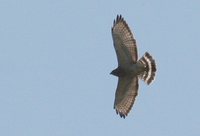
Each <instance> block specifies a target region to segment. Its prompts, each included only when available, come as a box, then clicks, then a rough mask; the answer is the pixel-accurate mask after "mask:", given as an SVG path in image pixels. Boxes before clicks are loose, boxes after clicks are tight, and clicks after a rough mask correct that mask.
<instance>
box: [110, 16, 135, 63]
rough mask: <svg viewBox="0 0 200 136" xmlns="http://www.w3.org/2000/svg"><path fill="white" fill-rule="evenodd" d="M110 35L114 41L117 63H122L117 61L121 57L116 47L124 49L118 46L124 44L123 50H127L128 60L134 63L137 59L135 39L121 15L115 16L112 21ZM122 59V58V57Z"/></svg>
mask: <svg viewBox="0 0 200 136" xmlns="http://www.w3.org/2000/svg"><path fill="white" fill-rule="evenodd" d="M111 30H112V36H113V41H114V46H115V50H116V53H117V58H118V63H119V64H120V63H123V62H119V60H120V57H123V56H122V55H121V54H122V53H121V54H120V53H118V52H119V51H117V50H118V49H124V47H120V46H125V48H126V50H124V52H125V53H126V54H127V52H126V51H128V54H127V55H128V57H129V56H130V59H131V60H130V61H132V62H133V63H136V62H137V60H138V54H137V46H136V40H135V39H134V37H133V34H132V32H131V30H130V28H129V26H128V24H127V23H126V21H125V20H124V18H123V17H122V16H121V15H117V18H116V19H115V20H114V22H113V27H112V29H111ZM122 60H124V59H122Z"/></svg>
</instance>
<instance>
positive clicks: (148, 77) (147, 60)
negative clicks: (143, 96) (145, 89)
mask: <svg viewBox="0 0 200 136" xmlns="http://www.w3.org/2000/svg"><path fill="white" fill-rule="evenodd" d="M139 62H141V63H142V64H143V65H144V67H145V71H144V72H143V73H142V74H141V75H140V78H141V79H142V80H144V82H146V83H147V84H148V85H149V84H150V83H152V81H153V80H154V78H155V73H156V63H155V60H154V59H153V57H152V56H151V55H150V54H149V53H148V52H146V53H145V54H144V56H143V57H142V58H140V60H139Z"/></svg>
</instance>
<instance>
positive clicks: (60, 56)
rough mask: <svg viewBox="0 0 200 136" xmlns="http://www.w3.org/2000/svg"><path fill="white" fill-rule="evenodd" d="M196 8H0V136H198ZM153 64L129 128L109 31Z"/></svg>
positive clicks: (199, 31) (137, 2) (106, 4)
mask: <svg viewBox="0 0 200 136" xmlns="http://www.w3.org/2000/svg"><path fill="white" fill-rule="evenodd" d="M199 5H200V1H198V0H190V1H189V0H168V1H160V0H151V1H148V0H126V1H119V0H110V1H108V0H101V1H97V0H84V1H77V0H34V1H28V0H0V135H2V136H80V135H81V136H94V135H95V136H102V135H115V136H121V135H127V136H133V135H135V136H145V135H149V136H178V135H180V136H197V135H200V116H199V115H200V108H199V103H200V99H199V98H200V86H199V84H200V80H199V78H198V76H199V69H200V61H199V60H198V58H199V54H200V27H199V24H200V8H199ZM117 14H121V15H122V16H123V17H124V18H125V20H126V21H127V23H128V24H129V27H130V28H131V30H132V31H133V32H134V36H135V38H136V41H137V47H138V53H139V57H141V56H142V55H143V54H144V53H145V52H146V51H148V52H149V53H150V54H151V55H152V56H153V57H154V59H155V61H156V64H157V73H156V79H155V81H154V82H153V84H151V85H149V86H148V85H146V84H145V83H144V82H143V81H140V87H139V95H138V96H137V98H136V102H135V104H134V106H133V108H132V110H131V112H130V113H129V115H128V117H127V118H125V119H122V118H120V117H119V116H118V115H116V113H115V110H114V109H113V103H114V95H115V90H116V86H117V80H118V79H117V77H114V76H112V75H110V74H109V73H110V72H111V71H112V70H113V69H114V68H116V67H117V59H116V54H115V51H114V48H113V41H112V37H111V26H112V24H113V20H114V19H115V18H116V16H117Z"/></svg>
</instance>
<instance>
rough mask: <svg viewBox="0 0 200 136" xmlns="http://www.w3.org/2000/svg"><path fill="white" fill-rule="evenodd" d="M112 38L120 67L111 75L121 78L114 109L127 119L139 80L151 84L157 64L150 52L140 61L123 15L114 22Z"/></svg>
mask: <svg viewBox="0 0 200 136" xmlns="http://www.w3.org/2000/svg"><path fill="white" fill-rule="evenodd" d="M112 37H113V42H114V47H115V51H116V55H117V60H118V67H117V68H116V69H114V70H113V71H112V72H111V74H112V75H115V76H117V77H118V78H119V79H118V85H117V90H116V93H115V102H114V108H115V109H116V112H117V113H119V115H120V116H121V117H123V118H125V116H127V115H128V113H129V111H130V110H131V108H132V106H133V103H134V101H135V98H136V96H137V94H138V87H139V83H138V80H139V78H140V79H142V80H144V81H145V82H146V83H147V84H150V83H151V82H152V81H153V80H154V77H155V72H156V64H155V61H154V59H153V58H152V56H151V55H150V54H149V53H148V52H146V53H145V54H144V55H143V57H141V58H140V59H139V60H138V54H137V46H136V40H135V39H134V37H133V34H132V33H131V30H130V29H129V27H128V24H127V23H126V22H125V20H124V19H123V17H122V16H121V15H120V16H117V18H116V20H114V23H113V27H112Z"/></svg>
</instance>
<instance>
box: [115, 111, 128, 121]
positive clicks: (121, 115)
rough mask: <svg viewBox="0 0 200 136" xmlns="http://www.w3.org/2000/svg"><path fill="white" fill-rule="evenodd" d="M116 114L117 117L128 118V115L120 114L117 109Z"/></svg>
mask: <svg viewBox="0 0 200 136" xmlns="http://www.w3.org/2000/svg"><path fill="white" fill-rule="evenodd" d="M116 113H117V115H118V114H119V116H120V117H121V118H124V119H125V118H126V116H127V113H125V114H124V113H122V112H119V111H118V110H117V109H116Z"/></svg>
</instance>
